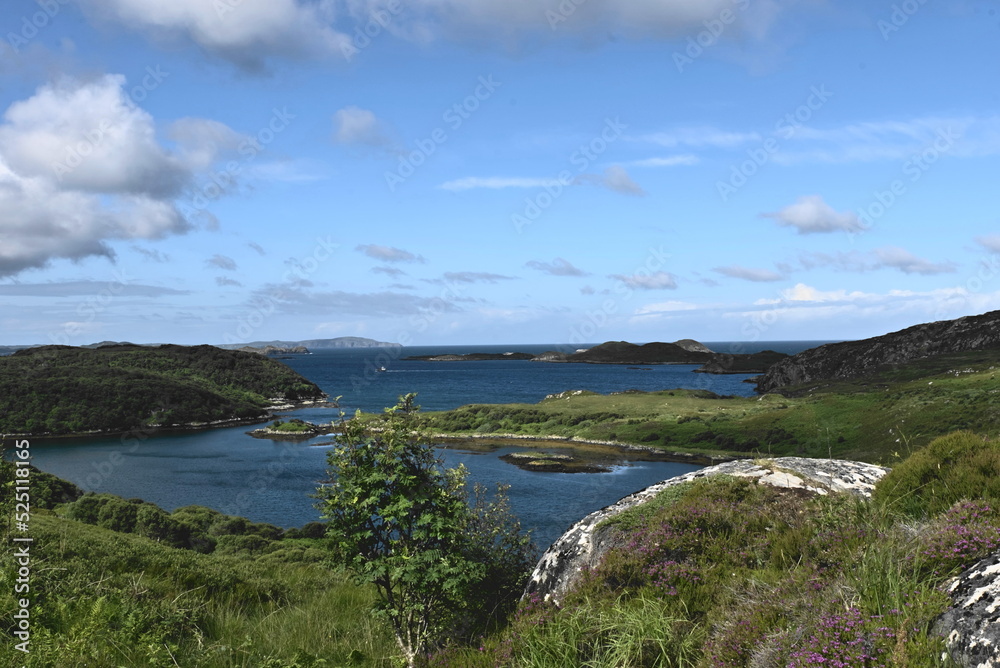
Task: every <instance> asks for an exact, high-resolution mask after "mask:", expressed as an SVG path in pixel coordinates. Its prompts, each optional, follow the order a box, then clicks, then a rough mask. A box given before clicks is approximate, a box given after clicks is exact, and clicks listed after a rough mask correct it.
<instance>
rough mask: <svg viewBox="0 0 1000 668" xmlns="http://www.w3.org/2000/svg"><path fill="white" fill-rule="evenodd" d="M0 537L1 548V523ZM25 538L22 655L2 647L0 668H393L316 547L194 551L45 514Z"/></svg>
mask: <svg viewBox="0 0 1000 668" xmlns="http://www.w3.org/2000/svg"><path fill="white" fill-rule="evenodd" d="M5 524H6V522H5ZM0 534H2V538H3V542H4V544H6V545H10V544H11V543H10V540H9V538H10V533H9V530H8V529H7V527H6V526H5V527H4V528H3V529H2V530H0ZM31 535H32V537H33V538H34V543H32V545H31V556H32V564H31V568H32V571H31V580H30V585H31V592H30V596H31V600H32V607H31V608H30V610H31V624H32V626H31V631H32V636H31V647H30V649H31V652H30V655H29V656H28V657H24V656H23V655H22V654H21V653H20V652H17V651H16V650H15V649H14V647H13V644H14V643H13V642H6V643H3V644H2V645H0V665H21V663H22V662H25V665H28V666H38V667H41V666H62V667H65V668H73V667H76V666H91V667H103V666H123V665H128V666H138V665H143V666H165V667H167V666H176V665H182V666H209V667H213V668H214V667H219V668H234V667H237V666H240V667H246V668H251V667H252V668H259V667H261V666H264V667H270V668H284V667H287V668H292V667H298V668H306V667H309V666H320V665H325V666H329V665H334V666H348V665H349V666H361V667H365V666H369V667H372V668H375V667H378V668H388V667H389V666H393V665H395V663H394V662H393V661H392V660H391V657H392V656H393V654H394V652H395V643H394V642H392V641H391V637H390V635H389V634H388V633H387V632H386V630H385V629H384V628H383V627H382V626H381V625H380V624H379V623H377V622H376V621H374V620H373V619H372V617H371V613H370V611H371V604H372V601H373V594H372V592H371V591H370V590H368V589H367V588H361V587H358V586H356V585H354V584H352V583H351V581H350V580H349V579H348V578H347V576H345V575H344V574H342V573H340V572H337V571H334V570H331V569H330V568H328V567H326V566H324V565H323V563H322V562H321V561H317V560H316V559H317V557H320V556H322V554H323V549H324V548H323V541H322V540H321V539H285V540H281V541H277V542H275V543H273V544H272V545H271V546H270V548H269V549H267V550H266V551H264V552H258V553H256V554H249V553H239V552H237V553H232V554H220V553H218V552H216V553H213V554H199V553H196V552H193V551H191V550H185V549H177V548H173V547H168V546H166V545H165V544H163V543H160V542H156V541H153V540H150V539H148V538H144V537H140V536H137V535H133V534H125V533H119V532H115V531H110V530H108V529H104V528H101V527H97V526H92V525H89V524H84V523H81V522H78V521H74V520H71V519H68V518H65V517H60V516H59V515H57V514H56V513H53V512H52V511H45V510H42V511H36V512H35V513H34V516H33V518H32V521H31ZM10 555H11V550H5V554H4V555H3V560H2V569H0V576H2V577H0V612H2V618H3V619H5V620H7V621H6V622H4V630H5V632H6V631H8V629H10V630H12V628H11V621H12V615H13V612H14V610H15V609H16V607H15V606H16V603H15V601H14V597H13V592H14V577H15V565H14V563H13V559H12V558H11V556H10ZM323 661H325V662H326V663H324V662H323ZM175 662H176V663H175Z"/></svg>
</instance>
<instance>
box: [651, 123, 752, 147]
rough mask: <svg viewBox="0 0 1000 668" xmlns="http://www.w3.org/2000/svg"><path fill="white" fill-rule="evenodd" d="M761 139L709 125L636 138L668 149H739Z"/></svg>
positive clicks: (676, 129) (750, 134) (746, 133)
mask: <svg viewBox="0 0 1000 668" xmlns="http://www.w3.org/2000/svg"><path fill="white" fill-rule="evenodd" d="M761 139H762V137H761V135H760V134H758V133H757V132H736V131H731V130H722V129H720V128H716V127H712V126H708V125H698V126H690V127H681V128H675V129H673V130H670V131H668V132H654V133H651V134H647V135H642V136H640V137H637V138H636V140H637V141H645V142H649V143H652V144H658V145H660V146H664V147H666V148H676V147H678V146H692V147H696V148H701V147H706V146H709V147H714V148H737V147H739V146H742V145H744V144H748V143H750V142H759V141H761Z"/></svg>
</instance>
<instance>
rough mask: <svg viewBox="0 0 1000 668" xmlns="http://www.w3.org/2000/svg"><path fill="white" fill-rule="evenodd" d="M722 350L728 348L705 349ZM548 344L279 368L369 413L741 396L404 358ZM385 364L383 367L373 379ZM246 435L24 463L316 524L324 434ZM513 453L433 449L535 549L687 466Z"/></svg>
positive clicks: (640, 375)
mask: <svg viewBox="0 0 1000 668" xmlns="http://www.w3.org/2000/svg"><path fill="white" fill-rule="evenodd" d="M708 345H709V346H710V347H712V348H713V349H714V350H719V351H727V350H729V349H730V348H729V347H727V346H728V344H708ZM813 345H816V343H814V342H780V343H759V344H755V346H754V347H749V346H748V347H746V348H745V349H744V351H745V352H753V351H754V350H762V349H768V348H769V349H772V350H779V352H790V353H791V352H797V351H799V350H804V349H805V348H809V347H812V346H813ZM553 348H555V346H468V347H458V346H448V347H435V348H404V349H402V350H401V351H400V350H392V349H351V350H330V351H316V352H314V353H313V354H311V355H296V356H289V357H288V358H286V359H282V361H283V362H284V363H285V364H287V365H288V366H290V367H291V368H293V369H295V370H296V371H297V372H299V373H301V374H302V375H303V376H305V377H306V378H308V379H310V380H312V381H313V382H315V383H316V384H317V385H319V386H320V387H321V388H322V389H323V390H324V391H325V392H327V393H328V394H330V395H331V396H332V397H336V396H341V397H342V398H341V407H342V409H343V410H346V411H347V412H353V411H354V409H355V408H361V409H362V410H365V411H380V410H382V408H384V407H386V406H391V405H392V404H394V403H395V401H396V399H397V397H398V396H399V395H401V394H405V393H408V392H417V393H418V396H417V403H419V404H421V405H422V406H423V409H424V410H446V409H450V408H455V407H458V406H461V405H464V404H470V403H511V402H527V403H534V402H537V401H540V400H541V399H544V398H545V396H547V395H549V394H555V393H558V392H562V391H565V390H578V389H584V390H591V391H594V392H600V393H609V392H620V391H624V390H629V389H638V390H647V391H650V390H664V389H675V388H689V389H704V390H710V391H712V392H716V393H717V394H732V395H742V396H750V395H752V394H753V386H752V385H750V384H747V383H744V382H743V380H745V379H746V378H748V377H749V376H748V375H743V374H740V375H723V376H717V375H711V374H700V373H693V369H695V368H697V366H696V365H663V366H657V365H639V366H638V368H629V367H628V366H625V365H593V364H552V363H541V362H530V361H516V360H502V361H488V362H429V361H403V359H402V358H404V357H407V356H411V355H434V354H463V353H469V352H501V353H502V352H513V351H517V352H529V353H536V352H543V351H544V350H548V349H553ZM382 367H385V371H380V370H379V369H381V368H382ZM339 412H340V410H338V409H334V408H308V409H303V410H299V411H294V412H293V413H290V415H294V416H295V417H300V418H303V419H306V420H310V421H314V422H317V421H318V422H328V421H331V420H334V419H336V418H337V417H338V415H339ZM250 429H251V427H245V426H244V427H231V428H224V429H212V430H209V431H203V432H197V433H182V434H165V435H159V436H153V437H149V438H147V439H144V440H136V439H131V440H125V441H123V439H121V438H99V439H73V440H63V441H50V442H43V441H41V440H38V439H35V440H33V441H32V448H31V450H32V453H33V457H34V464H35V465H36V466H38V467H39V468H41V469H42V470H44V471H48V472H50V473H53V474H55V475H58V476H60V477H62V478H65V479H67V480H70V481H72V482H74V483H76V484H77V485H79V486H80V487H82V488H83V489H85V490H87V491H95V492H109V493H112V494H117V495H120V496H123V497H126V498H141V499H144V500H146V501H150V502H152V503H155V504H157V505H159V506H161V507H162V508H164V509H166V510H168V511H169V510H173V509H175V508H178V507H180V506H185V505H192V504H193V505H203V506H208V507H211V508H215V509H217V510H220V511H222V512H226V513H229V514H234V515H242V516H245V517H247V518H249V519H251V520H253V521H256V522H270V523H272V524H276V525H278V526H281V527H293V526H302V525H303V524H305V523H306V522H310V521H315V520H317V519H319V513H318V511H317V510H316V508H315V507H314V505H313V504H314V503H315V499H312V498H310V497H309V496H308V495H309V494H310V493H312V492H313V491H315V489H316V487H317V486H318V485H319V484H320V483H321V482H322V481H323V480H324V479H325V478H326V473H325V460H326V452H327V451H328V450H329V447H330V446H328V445H322V444H323V443H328V442H329V441H330V438H329V437H321V438H317V439H312V440H309V441H300V442H281V441H271V440H267V439H257V438H253V437H251V436H248V435H247V432H248V431H249V430H250ZM516 449H517V448H514V447H503V448H500V449H498V450H495V451H491V452H479V453H476V452H469V451H465V450H456V449H450V448H449V449H442V450H440V454H441V456H442V457H443V459H444V461H445V465H447V466H457V465H458V464H464V465H465V466H466V467H467V468H468V469H469V471H470V481H471V482H480V483H484V484H487V485H489V486H490V487H492V486H494V485H495V483H498V482H502V483H506V484H509V485H510V491H509V492H508V494H509V496H510V500H511V505H512V507H513V509H514V511H515V512H516V513H517V514H518V516H519V517H520V518H521V520H522V523H523V525H524V526H525V527H528V528H531V529H532V530H533V531H534V532H535V537H536V542H537V543H538V544H539V545H540V546H542V547H544V546H546V545H548V544H549V543H550V542H552V541H553V540H554V539H555V538H556V537H558V536H559V534H561V533H562V532H563V531H564V530H565V529H566V528H568V526H570V525H571V524H572V523H573V522H575V521H576V520H578V519H580V518H582V517H583V516H585V515H587V514H588V513H590V512H592V511H594V510H598V509H600V508H602V507H604V506H606V505H609V504H611V503H614V502H615V501H617V500H618V499H620V498H621V497H623V496H626V495H628V494H630V493H632V492H635V491H638V490H640V489H642V488H644V487H646V486H648V485H651V484H653V483H655V482H658V481H660V480H663V479H666V478H670V477H673V476H676V475H681V474H683V473H686V472H688V471H692V470H696V469H697V468H699V467H698V466H695V465H691V464H680V463H673V462H642V461H634V460H631V461H630V460H627V459H623V460H622V462H621V463H620V465H619V466H616V467H614V468H613V469H612V470H611V471H610V472H608V473H541V472H536V471H523V470H521V469H518V468H516V467H515V466H513V465H510V464H507V463H506V462H503V461H501V460H500V459H499V457H500V456H502V455H503V454H506V453H509V452H513V451H515V450H516Z"/></svg>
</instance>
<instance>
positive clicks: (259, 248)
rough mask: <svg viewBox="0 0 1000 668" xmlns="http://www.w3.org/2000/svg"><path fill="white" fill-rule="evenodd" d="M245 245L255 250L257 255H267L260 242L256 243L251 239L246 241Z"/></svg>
mask: <svg viewBox="0 0 1000 668" xmlns="http://www.w3.org/2000/svg"><path fill="white" fill-rule="evenodd" d="M247 246H249V247H250V248H252V249H254V250H255V251H257V254H258V255H267V251H266V250H264V247H263V246H261V245H260V244H258V243H255V242H253V241H248V242H247Z"/></svg>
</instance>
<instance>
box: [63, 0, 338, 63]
mask: <svg viewBox="0 0 1000 668" xmlns="http://www.w3.org/2000/svg"><path fill="white" fill-rule="evenodd" d="M80 4H81V5H82V6H83V7H84V9H85V10H86V11H87V14H88V15H89V16H90V17H92V18H94V19H96V20H103V21H109V22H114V23H120V24H122V25H124V26H126V27H127V28H130V29H132V30H135V31H138V32H142V33H144V34H146V35H148V36H149V37H150V38H151V39H153V40H155V41H166V42H171V41H173V42H177V41H180V42H185V41H186V42H191V43H193V44H195V45H196V46H198V47H199V48H200V49H201V50H203V51H204V52H205V53H208V54H210V55H211V56H213V57H215V58H219V59H221V60H225V61H228V62H230V63H233V64H234V65H236V66H237V67H240V68H241V69H244V70H248V71H260V70H262V69H264V67H265V64H266V63H267V61H268V60H270V59H272V58H308V57H322V56H331V55H332V56H335V57H338V58H344V57H346V56H348V55H349V54H350V53H353V47H352V46H351V43H350V38H349V37H348V36H347V35H345V34H343V33H341V32H338V31H337V30H336V29H334V28H333V27H332V22H333V20H334V19H335V17H334V15H333V7H334V3H331V2H321V3H312V2H300V1H299V0H217V1H216V2H206V1H205V0H171V1H170V2H162V1H161V0H80Z"/></svg>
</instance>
